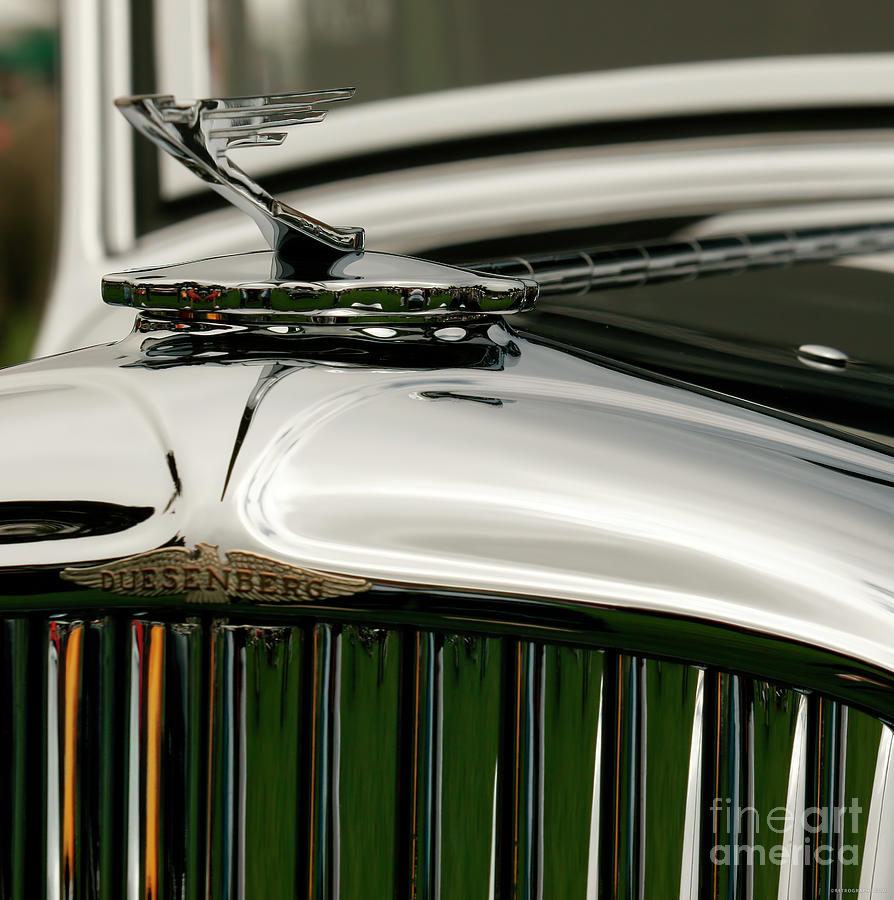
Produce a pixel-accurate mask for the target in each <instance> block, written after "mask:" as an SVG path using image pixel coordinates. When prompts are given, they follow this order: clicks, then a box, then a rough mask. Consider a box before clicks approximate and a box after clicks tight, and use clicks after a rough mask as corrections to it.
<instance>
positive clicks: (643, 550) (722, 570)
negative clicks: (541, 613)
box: [0, 320, 894, 669]
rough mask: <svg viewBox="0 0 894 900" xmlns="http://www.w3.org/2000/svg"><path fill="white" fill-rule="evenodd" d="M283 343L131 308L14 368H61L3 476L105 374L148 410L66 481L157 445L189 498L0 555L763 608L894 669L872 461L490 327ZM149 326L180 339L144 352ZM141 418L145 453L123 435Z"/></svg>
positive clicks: (890, 579) (766, 616)
mask: <svg viewBox="0 0 894 900" xmlns="http://www.w3.org/2000/svg"><path fill="white" fill-rule="evenodd" d="M146 329H148V330H146ZM264 335H267V336H268V337H269V338H270V340H266V339H263V338H264ZM279 337H281V338H282V339H281V340H280V339H279V338H278V336H277V334H275V333H269V332H267V331H266V330H260V331H258V332H255V331H252V330H250V329H240V328H234V327H226V326H220V327H218V328H216V329H215V328H209V327H206V328H204V329H202V328H199V327H197V326H184V325H180V326H178V327H175V326H172V325H169V324H166V323H164V322H163V321H155V322H154V323H153V322H151V321H149V320H144V321H142V322H141V323H140V325H139V327H138V330H137V331H136V332H135V333H134V334H132V335H131V336H130V337H128V338H127V339H126V340H125V341H123V342H121V343H120V344H117V345H111V346H108V347H97V348H92V349H88V350H84V351H79V352H77V353H73V354H69V355H67V356H62V357H56V358H53V359H48V360H43V361H38V362H34V363H30V364H27V365H24V366H20V367H17V368H15V369H12V370H9V371H8V372H6V373H5V374H4V375H3V376H2V378H0V389H3V391H4V392H5V393H6V394H10V393H11V392H12V393H15V392H18V393H22V392H25V393H27V392H28V391H31V390H33V389H35V388H36V387H37V386H38V385H41V384H44V383H47V382H48V381H53V380H58V379H59V378H62V377H64V378H65V380H66V382H67V384H68V386H69V387H68V389H67V391H66V392H65V393H64V396H63V395H59V397H58V400H56V401H53V400H52V395H48V396H47V399H46V400H45V401H44V403H43V405H42V406H41V409H40V417H39V419H35V418H34V417H33V416H32V415H31V412H29V411H28V410H27V409H26V411H25V413H24V414H23V415H22V418H21V419H20V420H19V421H18V422H15V421H13V426H12V427H13V429H14V433H15V435H16V440H15V444H14V445H13V449H12V450H11V449H10V447H4V448H3V449H2V451H0V459H2V456H3V455H5V456H7V458H8V457H9V454H10V452H13V453H14V454H15V455H16V459H17V460H18V475H17V479H16V482H15V490H16V492H17V493H15V494H13V496H15V497H19V498H21V499H23V500H32V501H35V500H52V499H57V498H56V497H54V496H52V495H50V496H47V493H48V491H49V490H52V488H51V487H50V486H49V485H52V481H50V482H47V480H46V472H45V467H43V466H36V467H35V466H29V465H28V464H27V463H23V460H24V459H25V458H26V456H27V452H26V451H27V448H28V447H30V446H35V445H38V444H39V442H40V441H41V440H45V436H43V432H41V431H40V429H41V428H43V427H44V426H43V425H40V424H39V423H41V422H42V423H46V422H48V421H53V419H54V417H59V416H63V415H67V414H68V413H67V412H66V410H68V411H71V410H77V409H78V408H79V405H80V404H82V403H83V402H85V398H87V397H89V396H90V392H91V390H93V387H92V385H94V384H96V383H97V379H99V378H101V379H102V382H103V384H104V386H105V389H106V390H107V391H114V395H115V396H117V397H120V398H122V401H121V402H122V403H124V402H125V401H124V400H123V398H127V400H126V405H125V406H122V407H121V408H120V414H121V415H122V416H124V417H126V418H127V419H128V420H131V419H132V420H133V421H134V422H135V423H141V422H145V423H147V424H146V425H145V426H143V425H136V424H135V425H134V426H133V428H132V429H131V430H129V431H122V430H121V429H116V430H115V434H116V441H117V442H118V446H119V447H120V450H119V452H117V453H116V454H115V455H114V456H113V457H109V456H108V455H106V456H102V457H101V458H103V459H105V460H106V462H105V464H104V465H103V466H101V467H97V468H95V469H91V468H87V467H77V466H76V467H74V468H72V467H68V470H67V471H66V473H65V477H66V485H67V490H68V491H70V492H71V494H73V495H76V496H78V497H79V498H81V499H84V500H95V501H103V500H105V501H109V502H119V503H120V502H123V500H122V498H123V497H125V496H126V495H127V494H128V493H129V494H130V495H131V496H133V495H134V493H135V492H136V493H140V491H139V490H138V486H139V485H141V484H143V481H144V479H145V477H146V473H147V472H152V471H153V470H158V471H159V472H165V471H166V470H167V466H166V462H165V460H166V458H167V457H168V456H170V455H172V456H173V458H175V459H176V461H177V471H178V473H179V475H178V477H179V479H180V480H181V481H182V492H181V493H179V494H177V495H176V497H174V498H173V499H172V500H171V505H170V509H168V512H167V513H166V514H162V513H161V512H157V513H156V514H154V515H153V516H151V517H150V518H149V519H148V520H147V521H146V522H145V523H142V524H141V525H140V526H137V527H134V528H130V529H127V530H125V531H124V532H121V533H120V534H119V535H116V536H115V538H114V540H113V539H111V538H104V537H102V536H95V537H83V538H76V539H72V540H56V541H53V542H47V543H40V542H36V543H35V542H32V543H30V544H29V545H27V548H25V547H21V546H15V545H12V546H11V545H4V546H3V547H0V564H2V565H3V566H13V565H21V564H22V561H23V560H27V562H28V563H30V564H33V565H42V566H65V565H77V564H83V563H84V562H90V561H100V560H105V559H109V558H116V557H122V556H127V555H133V554H136V553H142V552H146V551H147V550H152V549H154V548H156V547H158V546H163V545H165V544H170V543H172V542H173V543H176V544H178V545H180V544H183V545H186V546H190V547H191V546H193V545H195V544H198V543H200V542H205V543H213V544H218V545H219V546H221V547H223V548H240V549H242V550H245V551H246V552H249V553H258V554H260V555H264V556H271V557H274V558H276V559H278V560H280V561H281V562H282V563H283V564H284V565H296V566H300V567H306V568H311V569H317V570H322V571H326V572H339V573H344V574H346V575H350V576H354V577H358V578H364V579H367V580H370V581H372V582H373V583H374V584H391V583H399V584H404V585H407V584H409V585H424V586H437V587H440V588H452V589H458V590H468V589H472V590H476V591H488V592H498V593H509V594H514V595H529V596H530V595H536V596H545V597H555V598H564V599H567V600H570V601H575V602H580V603H584V604H611V605H618V606H623V607H629V608H636V609H645V610H657V611H667V612H674V613H675V614H683V615H690V616H696V617H700V618H706V619H709V620H715V621H719V622H726V623H729V624H733V625H737V626H742V627H746V628H754V627H757V628H759V629H761V630H765V631H767V632H770V633H773V634H778V635H781V636H787V637H791V638H796V639H804V640H808V641H810V642H814V643H816V644H818V645H820V646H823V647H827V648H835V649H837V650H839V651H841V652H844V653H847V654H850V655H852V656H855V657H857V658H859V659H863V660H866V661H868V662H871V663H873V664H876V665H879V666H881V667H883V668H887V669H891V668H894V650H892V646H894V644H892V641H891V630H892V615H894V566H892V559H894V555H892V552H891V551H892V534H894V529H892V525H894V492H892V490H891V485H892V483H894V460H892V459H891V458H890V457H888V456H886V455H884V454H882V453H880V452H875V451H873V450H871V449H865V448H863V447H859V446H856V445H852V444H849V443H847V442H845V441H843V440H839V439H836V438H833V437H829V436H826V435H823V434H819V433H817V432H813V431H810V430H808V429H806V428H804V427H800V426H798V425H795V424H791V423H787V422H783V421H779V420H777V419H774V418H772V417H770V416H768V415H763V414H761V413H759V412H755V411H750V410H746V409H742V408H739V407H736V406H734V405H732V404H729V403H724V402H721V401H720V400H718V399H715V398H712V397H708V396H701V395H697V394H694V393H691V392H689V391H686V390H683V389H681V388H678V387H674V386H671V385H668V384H660V383H655V382H652V381H649V380H646V379H643V378H640V377H635V376H634V375H632V374H629V373H623V372H618V371H613V370H611V369H608V368H605V367H601V366H598V365H594V364H592V363H590V362H586V361H584V360H581V359H578V358H575V357H573V356H571V355H569V354H568V353H565V352H562V351H559V350H556V349H552V348H548V347H545V346H540V345H538V344H535V343H532V342H530V341H526V340H523V339H521V338H519V337H518V336H516V335H514V334H513V333H512V332H511V331H510V330H509V329H507V328H506V326H505V325H493V326H489V327H488V328H487V329H485V328H484V326H481V327H480V328H478V329H477V330H476V329H469V330H468V331H467V332H466V333H465V334H464V335H463V336H462V338H461V339H460V340H459V341H452V340H451V341H438V340H437V339H434V338H430V337H418V338H417V342H416V343H415V344H413V342H409V343H407V342H404V341H392V340H391V339H390V338H386V337H376V336H373V335H369V334H363V335H360V334H357V335H354V337H353V338H352V337H351V336H350V335H345V334H342V335H341V336H338V335H335V334H334V333H333V334H332V335H330V336H329V337H328V338H326V337H325V336H316V337H309V336H306V335H302V334H297V335H295V334H292V335H283V336H279ZM212 338H213V340H211V339H212ZM274 338H276V339H274ZM361 338H362V341H361ZM326 340H331V341H332V342H333V343H332V345H331V346H330V347H329V348H328V349H325V341H326ZM178 341H182V342H183V343H182V344H179V345H178V344H177V342H178ZM321 341H323V342H324V343H323V344H322V345H321V343H320V342H321ZM352 341H354V343H352ZM165 342H167V343H166V344H165ZM163 344H164V345H165V346H167V347H168V348H169V350H171V348H175V347H179V349H177V350H176V351H172V352H167V351H166V352H165V353H161V354H157V353H156V351H157V350H158V348H159V347H160V346H161V345H163ZM414 346H415V348H416V350H415V351H408V350H407V347H414ZM321 347H322V348H323V349H321ZM333 348H338V352H335V350H334V349H333ZM352 348H354V349H356V350H357V351H358V352H357V354H356V355H354V356H352V352H353V349H352ZM441 348H442V349H443V353H446V354H455V355H454V356H453V357H452V360H453V363H454V364H453V366H451V365H450V360H451V357H450V356H449V355H443V354H442V355H440V356H439V355H438V354H439V353H442V349H441ZM413 352H415V353H416V355H415V356H412V355H403V354H407V353H410V354H412V353H413ZM429 352H430V353H431V354H432V355H431V360H432V362H433V363H434V364H435V365H436V366H437V368H431V369H428V368H426V367H425V360H426V354H427V353H429ZM352 360H356V361H357V362H356V363H354V362H352ZM436 360H437V361H436ZM475 360H478V362H475ZM162 363H163V364H162ZM408 363H409V365H408ZM159 364H161V365H159ZM54 404H55V405H54ZM148 423H154V428H155V431H156V433H157V434H160V435H162V436H163V441H162V443H161V445H159V446H158V449H157V450H153V449H151V445H147V444H146V443H145V442H144V441H143V440H142V439H141V438H140V437H138V435H140V434H142V433H144V432H145V428H150V425H149V424H148ZM77 441H78V444H77V446H78V447H81V446H82V447H83V449H82V451H80V450H79V453H81V452H82V453H83V454H84V457H85V458H87V457H88V455H89V453H90V451H91V448H93V449H94V450H95V452H96V453H97V454H100V455H101V454H102V453H104V452H105V451H104V447H105V444H104V441H103V435H102V434H101V433H99V432H97V433H95V434H91V433H89V432H87V433H82V434H78V436H77ZM15 448H18V449H15ZM58 449H59V447H58V445H57V446H54V448H53V450H54V452H56V451H57V450H58ZM140 460H144V462H141V463H139V464H137V461H140ZM4 470H7V471H8V467H7V466H4ZM10 490H11V489H10ZM10 490H8V491H7V494H8V495H9V494H10ZM168 499H169V498H168V497H166V498H165V503H159V502H155V503H152V502H145V501H144V502H143V503H142V505H145V506H153V507H154V508H156V509H157V510H161V509H164V508H165V506H166V503H167V501H168ZM150 535H151V537H150ZM26 549H27V556H25V555H24V553H25V550H26Z"/></svg>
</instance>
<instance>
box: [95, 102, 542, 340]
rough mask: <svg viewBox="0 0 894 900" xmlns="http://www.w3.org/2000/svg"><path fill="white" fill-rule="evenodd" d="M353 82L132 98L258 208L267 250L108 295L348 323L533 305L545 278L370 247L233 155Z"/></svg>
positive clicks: (167, 309) (267, 318) (192, 161)
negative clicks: (264, 183) (281, 195)
mask: <svg viewBox="0 0 894 900" xmlns="http://www.w3.org/2000/svg"><path fill="white" fill-rule="evenodd" d="M353 94H354V89H353V88H341V89H338V90H331V91H318V92H314V93H296V94H271V95H269V96H259V97H231V98H207V99H203V100H193V101H183V102H181V101H178V100H176V99H175V98H174V97H173V96H171V95H169V94H156V95H140V96H134V97H122V98H120V99H118V100H116V101H115V103H116V105H117V107H118V109H119V110H120V111H121V112H122V113H123V114H124V116H125V117H126V118H127V120H128V121H129V122H130V123H131V125H133V126H134V128H135V129H136V130H137V131H139V132H140V133H141V134H143V135H145V136H146V137H148V138H149V139H150V140H152V141H153V142H154V143H155V144H157V145H158V147H160V148H161V149H162V150H164V151H165V152H166V153H168V154H170V155H171V156H173V157H174V159H176V160H177V161H178V162H180V163H182V164H183V165H184V166H186V167H187V168H188V169H189V170H190V171H191V172H192V173H193V174H195V175H196V176H198V177H199V178H200V179H201V180H202V181H204V182H205V183H206V184H207V185H209V186H210V187H211V188H212V189H213V190H215V191H217V193H218V194H220V195H221V196H222V197H224V198H225V199H226V200H227V201H229V202H230V203H232V204H233V205H234V206H236V207H237V208H239V209H241V210H242V211H243V212H245V213H247V214H248V215H250V216H251V217H252V218H253V219H254V220H255V222H256V223H257V225H258V227H259V228H260V230H261V233H262V234H263V235H264V238H265V240H266V241H267V243H268V245H269V248H270V249H269V251H262V252H260V253H257V252H256V253H243V254H238V255H236V256H222V257H215V258H212V259H208V260H202V261H200V262H196V263H183V264H178V265H170V266H164V267H159V268H155V269H146V270H142V271H131V272H122V273H117V274H114V275H107V276H106V277H105V278H104V279H103V284H102V292H103V299H104V300H105V301H106V302H107V303H111V304H114V305H122V306H132V307H136V308H138V309H144V310H148V311H152V312H158V313H161V314H163V315H164V314H167V315H171V314H174V315H178V314H180V315H181V316H182V315H183V314H186V315H188V316H189V317H190V318H202V317H205V318H207V317H208V315H209V314H211V317H212V318H213V320H214V321H236V322H238V323H240V324H246V323H254V324H263V323H268V324H272V323H276V324H280V323H283V322H296V323H298V322H300V323H308V324H326V325H332V324H339V323H342V322H347V321H355V322H356V321H357V320H358V319H362V320H363V321H364V322H365V323H366V324H370V323H371V322H374V321H388V322H393V321H394V320H395V318H398V319H400V320H403V321H404V322H415V323H417V324H418V323H419V322H420V320H424V321H456V320H457V319H463V320H468V319H476V318H478V319H480V318H482V317H488V318H493V317H494V316H501V315H507V314H510V313H515V312H521V311H524V310H526V309H530V308H531V307H532V306H533V304H534V300H535V299H536V297H537V291H538V287H537V282H536V281H534V280H533V279H530V278H524V277H505V276H501V275H494V274H485V273H481V272H475V271H472V270H470V269H462V268H458V267H456V266H447V265H442V264H440V263H434V262H430V261H428V260H423V259H414V258H412V257H407V256H399V255H396V254H390V253H376V252H371V251H366V250H365V249H364V232H363V229H362V228H357V227H339V226H334V225H328V224H326V223H325V222H321V221H320V220H318V219H315V218H313V217H312V216H309V215H307V214H306V213H303V212H299V211H298V210H297V209H294V208H293V207H291V206H289V205H288V204H286V203H284V202H283V201H281V200H278V199H276V198H275V197H273V196H271V195H270V194H269V193H268V192H267V191H265V190H264V189H263V188H262V187H261V186H260V185H259V184H258V183H257V182H255V181H254V180H252V179H251V178H250V177H249V176H248V175H247V174H246V173H245V172H244V171H243V170H242V169H241V168H240V167H239V166H238V165H237V164H236V163H235V162H234V161H233V160H232V159H231V158H230V156H229V152H230V151H231V150H233V149H235V148H243V147H270V146H277V145H279V144H281V143H282V142H283V141H284V140H285V138H286V132H285V131H283V130H282V129H284V128H289V127H291V126H294V125H305V124H310V123H316V122H321V121H322V120H323V119H324V117H325V116H326V107H327V106H328V104H331V103H335V102H338V101H342V100H347V99H349V98H350V97H351V96H353Z"/></svg>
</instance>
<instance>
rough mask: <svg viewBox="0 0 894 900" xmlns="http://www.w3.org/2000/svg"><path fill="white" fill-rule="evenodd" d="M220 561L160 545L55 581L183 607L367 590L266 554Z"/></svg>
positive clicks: (206, 553)
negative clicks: (177, 599)
mask: <svg viewBox="0 0 894 900" xmlns="http://www.w3.org/2000/svg"><path fill="white" fill-rule="evenodd" d="M226 557H227V561H226V562H225V563H224V562H222V561H221V558H220V554H219V553H218V548H217V545H215V544H204V543H199V544H196V548H195V550H187V549H186V548H184V547H165V548H163V549H161V550H152V551H150V552H149V553H140V554H138V555H137V556H128V557H126V558H125V559H119V560H116V561H115V562H110V563H106V564H104V565H101V566H83V567H76V568H74V567H70V568H67V569H63V570H62V572H61V573H60V575H61V577H62V578H64V579H66V580H67V581H74V582H76V583H77V584H80V585H83V586H84V587H89V588H94V589H95V590H101V591H108V592H110V593H113V594H123V595H125V596H128V597H162V596H165V595H170V594H185V595H186V602H187V603H228V602H229V601H231V600H233V599H237V598H238V599H243V600H253V601H255V602H256V603H304V602H306V601H308V600H325V599H326V598H328V597H343V596H345V595H348V594H356V593H359V592H361V591H368V590H369V588H370V587H371V585H370V583H369V582H368V581H366V580H364V579H363V578H353V577H351V576H349V575H334V574H332V573H331V572H317V571H315V570H314V569H302V568H299V567H298V566H290V565H287V564H286V563H281V562H277V561H276V560H275V559H270V558H269V557H267V556H259V555H258V554H257V553H248V552H247V551H245V550H230V551H228V552H227V554H226Z"/></svg>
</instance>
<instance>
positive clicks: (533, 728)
mask: <svg viewBox="0 0 894 900" xmlns="http://www.w3.org/2000/svg"><path fill="white" fill-rule="evenodd" d="M515 657H516V659H515V691H514V698H515V715H514V720H513V733H514V739H513V751H512V752H513V756H514V760H513V761H512V769H511V771H513V773H514V787H513V795H512V804H511V808H512V836H511V842H512V843H511V848H512V849H511V854H512V858H511V861H510V872H511V883H512V886H511V892H510V896H511V897H513V898H518V900H539V898H540V897H542V896H543V881H542V875H541V873H542V861H543V850H542V839H543V835H542V827H543V824H542V823H543V807H542V803H543V784H542V775H543V770H542V759H543V717H542V709H543V663H544V648H543V646H542V645H540V644H535V643H533V642H527V641H520V642H519V643H518V644H517V645H516V647H515ZM510 696H512V694H510Z"/></svg>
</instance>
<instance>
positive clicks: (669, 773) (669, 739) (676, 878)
mask: <svg viewBox="0 0 894 900" xmlns="http://www.w3.org/2000/svg"><path fill="white" fill-rule="evenodd" d="M638 670H639V671H638V676H639V685H638V687H639V712H640V715H639V718H640V722H641V726H640V728H641V730H640V735H641V740H640V744H641V749H640V759H641V760H642V762H641V765H640V772H639V776H638V780H639V785H640V794H639V800H638V806H639V810H640V814H641V824H640V828H639V859H640V861H641V871H640V875H639V891H640V895H641V896H643V897H647V898H656V900H658V898H662V897H667V896H669V895H671V896H672V895H673V894H674V893H675V892H676V890H677V888H678V886H679V885H680V883H681V878H682V867H683V861H684V856H685V854H684V852H683V844H684V841H685V836H686V834H687V830H686V817H687V810H688V803H689V792H690V789H694V791H695V793H696V794H698V785H697V783H694V784H690V782H691V781H695V782H697V779H690V769H691V768H692V766H691V762H692V753H693V734H694V732H697V733H698V734H699V735H701V733H702V730H701V722H700V721H699V722H696V720H695V714H696V708H697V704H698V698H699V690H700V687H701V684H703V682H702V678H703V676H702V673H701V672H700V671H699V670H697V669H695V668H693V667H690V666H683V665H679V664H676V663H668V662H663V661H660V660H640V661H639V666H638ZM697 752H699V753H700V748H698V751H697ZM699 811H700V810H699ZM693 813H695V810H694V811H693ZM695 821H697V819H694V820H693V821H691V823H690V826H691V828H690V832H689V834H690V837H692V836H693V835H692V832H693V831H694V829H695ZM690 852H691V851H690ZM686 861H687V864H689V863H690V860H689V859H688V858H687V860H686ZM646 876H648V877H646Z"/></svg>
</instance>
